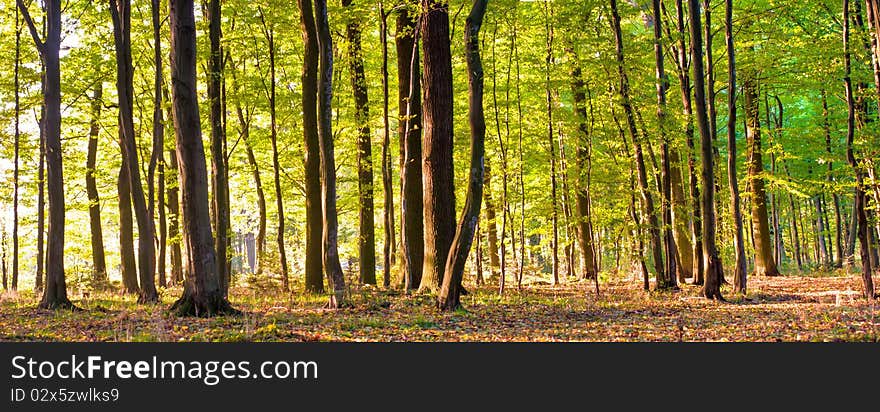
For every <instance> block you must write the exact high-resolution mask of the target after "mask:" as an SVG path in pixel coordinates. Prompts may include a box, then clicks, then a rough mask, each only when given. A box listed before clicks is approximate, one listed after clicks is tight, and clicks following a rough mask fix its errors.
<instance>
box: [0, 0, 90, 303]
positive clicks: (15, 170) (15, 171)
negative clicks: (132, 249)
mask: <svg viewBox="0 0 880 412" xmlns="http://www.w3.org/2000/svg"><path fill="white" fill-rule="evenodd" d="M20 13H21V12H20V11H19V10H18V7H16V8H15V64H14V66H15V68H14V73H13V83H12V87H13V89H15V90H14V91H13V93H15V108H14V110H15V129H14V132H13V133H14V136H13V139H14V141H13V146H14V147H13V152H14V153H13V166H12V273H11V275H12V287H13V289H18V202H19V197H18V188H19V181H18V175H19V165H18V162H19V159H20V157H21V153H20V152H21V96H20V93H19V90H18V89H19V87H20V84H19V83H20V81H19V72H20V68H21V17H20ZM42 185H43V184H42V183H40V187H42ZM105 273H106V269H105ZM39 282H40V280H39V278H38V280H37V284H38V286H39ZM4 288H5V283H4Z"/></svg>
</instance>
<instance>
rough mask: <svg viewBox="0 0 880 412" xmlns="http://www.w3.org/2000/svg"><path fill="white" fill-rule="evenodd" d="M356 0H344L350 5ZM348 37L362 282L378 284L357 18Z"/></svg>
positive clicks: (367, 109)
mask: <svg viewBox="0 0 880 412" xmlns="http://www.w3.org/2000/svg"><path fill="white" fill-rule="evenodd" d="M352 1H353V0H343V1H342V5H343V6H345V7H348V6H350V5H351V4H352ZM345 32H346V38H347V40H348V63H349V71H350V72H351V89H352V93H353V94H354V106H355V108H354V117H355V125H356V126H357V130H358V139H357V154H358V155H357V163H358V165H357V175H358V206H359V208H358V212H359V213H358V224H359V228H360V235H359V236H358V256H359V258H360V265H359V271H360V281H361V283H364V284H370V285H375V284H376V225H375V223H374V222H373V149H372V142H371V138H370V99H369V98H368V95H367V79H366V75H365V74H364V56H363V53H362V51H361V27H360V24H359V23H357V22H356V21H354V20H350V21H349V22H348V24H347V25H346V31H345Z"/></svg>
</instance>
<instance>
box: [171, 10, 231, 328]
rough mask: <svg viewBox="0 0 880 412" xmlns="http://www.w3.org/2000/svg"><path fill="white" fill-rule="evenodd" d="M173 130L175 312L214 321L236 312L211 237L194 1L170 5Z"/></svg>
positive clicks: (172, 308)
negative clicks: (177, 263)
mask: <svg viewBox="0 0 880 412" xmlns="http://www.w3.org/2000/svg"><path fill="white" fill-rule="evenodd" d="M169 9H170V19H169V21H170V26H171V79H172V82H171V84H172V88H171V96H172V105H171V107H172V110H173V113H174V115H173V118H174V131H175V134H176V136H177V159H178V162H179V164H180V167H179V171H178V173H179V178H180V190H181V195H182V196H181V199H182V211H183V213H182V215H183V233H184V237H183V238H184V242H185V246H186V251H187V253H186V259H187V262H186V266H187V269H186V272H187V273H186V275H187V279H186V283H185V286H184V290H183V296H181V298H180V299H178V300H177V301H176V302H175V303H174V305H173V306H172V307H171V310H172V311H173V312H174V313H176V314H177V315H179V316H191V315H195V316H214V315H220V314H226V313H236V312H237V311H236V310H235V309H233V308H232V307H231V306H230V305H229V301H228V300H226V297H225V296H224V294H223V290H222V289H221V279H220V276H219V273H220V272H219V271H218V269H217V266H218V265H219V264H221V262H218V260H217V255H216V253H215V251H214V239H213V237H212V235H211V219H210V215H209V206H208V204H209V203H208V172H207V162H206V160H205V148H204V145H203V144H202V138H201V136H202V130H201V124H200V122H199V104H198V95H197V94H196V90H198V89H197V87H196V58H197V57H196V56H197V55H196V24H195V16H194V11H193V2H192V0H169Z"/></svg>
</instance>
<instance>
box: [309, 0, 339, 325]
mask: <svg viewBox="0 0 880 412" xmlns="http://www.w3.org/2000/svg"><path fill="white" fill-rule="evenodd" d="M314 5H315V27H316V28H317V30H316V33H317V34H318V74H319V75H318V141H319V142H320V146H321V204H322V210H323V218H324V219H323V220H324V230H323V232H322V240H323V250H324V255H323V257H324V260H323V262H324V272H325V273H326V274H327V279H328V280H329V281H330V286H331V288H332V289H333V294H332V295H330V302H329V306H330V307H331V308H337V307H342V306H345V305H346V304H347V303H346V300H345V277H344V274H343V273H342V265H341V264H340V263H339V251H338V250H337V247H338V239H337V229H338V220H337V216H336V162H335V159H334V155H333V130H332V125H333V109H332V107H331V103H332V100H333V38H332V36H331V34H330V24H329V22H328V20H327V0H315V2H314Z"/></svg>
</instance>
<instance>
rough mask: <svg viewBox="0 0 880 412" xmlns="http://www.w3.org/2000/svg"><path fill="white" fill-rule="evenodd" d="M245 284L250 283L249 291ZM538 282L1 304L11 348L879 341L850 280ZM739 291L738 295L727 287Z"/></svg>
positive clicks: (5, 298) (2, 332) (0, 334)
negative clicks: (449, 297) (189, 307)
mask: <svg viewBox="0 0 880 412" xmlns="http://www.w3.org/2000/svg"><path fill="white" fill-rule="evenodd" d="M242 283H243V282H242ZM601 286H602V289H601V296H600V297H598V298H597V297H596V296H595V294H594V292H593V285H592V282H587V281H576V280H575V279H568V282H566V283H564V284H563V285H560V286H556V287H554V286H551V285H549V284H547V282H546V281H542V280H540V279H538V278H535V279H533V280H532V281H531V282H526V284H524V286H523V288H522V289H521V290H517V289H516V287H515V285H514V287H513V288H512V289H508V290H507V291H506V292H505V294H504V295H503V296H501V297H499V295H498V291H497V289H496V287H494V286H492V285H486V286H481V287H476V286H475V285H473V284H466V288H467V289H468V290H469V291H470V292H471V293H469V294H468V295H466V296H463V297H462V304H463V305H464V307H465V310H460V311H457V312H455V313H443V312H440V311H438V310H437V309H436V308H435V305H434V300H433V299H431V298H430V297H429V296H427V295H418V294H415V295H403V294H402V293H401V292H398V291H387V290H383V289H381V288H378V289H377V288H372V287H362V288H359V289H356V290H351V291H350V293H351V297H352V299H351V300H352V302H353V303H354V305H353V307H351V308H346V309H339V310H327V309H324V306H325V305H326V298H325V297H323V296H309V295H302V294H292V295H281V294H278V293H273V292H270V291H269V290H267V289H265V285H264V286H259V285H252V286H248V287H245V286H236V287H233V288H232V290H231V291H232V296H231V299H230V300H231V301H232V303H233V305H235V307H236V308H238V309H240V310H242V315H240V316H227V317H217V318H210V319H200V318H179V317H175V316H172V315H170V314H169V313H168V311H167V308H168V305H170V303H171V302H173V300H174V299H175V298H176V297H177V296H179V294H180V293H179V292H180V291H179V290H178V289H177V288H171V289H166V290H164V292H162V293H161V295H162V304H161V305H137V304H136V303H135V301H134V299H135V298H134V297H133V296H122V295H119V294H111V293H95V292H91V293H88V292H85V293H84V292H81V291H73V292H72V298H73V299H72V300H73V301H74V303H75V304H76V305H78V306H79V307H80V308H82V309H84V310H83V311H75V312H72V311H66V310H63V311H45V310H39V309H36V303H37V300H36V298H35V297H34V296H33V293H32V292H30V291H23V292H20V293H18V294H13V293H5V294H3V295H2V297H0V340H4V341H379V342H386V341H533V342H540V341H734V342H741V341H770V342H773V341H818V342H825V341H869V342H877V341H878V332H880V313H877V312H880V307H875V305H876V304H875V303H871V302H868V301H866V300H865V299H863V298H861V297H860V292H859V291H860V287H861V286H860V278H859V277H858V276H857V275H856V274H854V273H852V274H850V273H844V272H843V271H837V272H834V273H812V274H809V275H789V276H782V277H772V278H770V277H755V278H752V279H750V282H749V286H750V291H749V293H748V296H747V297H746V299H742V298H734V297H731V298H730V301H729V302H727V303H720V302H714V301H708V300H706V299H702V298H700V297H699V288H698V287H696V286H693V285H683V286H682V289H681V290H680V291H675V292H644V291H643V290H641V288H640V283H639V282H638V281H635V280H634V279H623V278H617V279H614V280H609V281H605V282H603V283H602V285H601ZM723 289H724V291H725V292H729V290H728V287H726V286H725V287H724V288H723Z"/></svg>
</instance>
